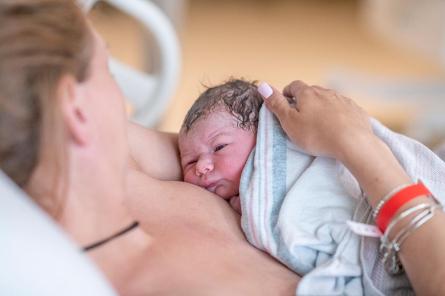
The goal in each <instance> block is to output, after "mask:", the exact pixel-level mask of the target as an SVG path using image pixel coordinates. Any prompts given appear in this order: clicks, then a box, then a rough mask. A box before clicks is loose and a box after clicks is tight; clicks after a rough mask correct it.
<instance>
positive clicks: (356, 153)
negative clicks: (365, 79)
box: [265, 81, 445, 295]
mask: <svg viewBox="0 0 445 296" xmlns="http://www.w3.org/2000/svg"><path fill="white" fill-rule="evenodd" d="M269 93H270V92H269ZM283 94H284V95H285V96H287V97H294V98H296V108H294V107H290V105H289V104H288V102H287V100H286V99H285V98H284V97H283V96H282V95H281V94H280V93H279V92H278V91H276V90H273V94H272V95H271V96H270V97H269V98H267V99H265V104H266V106H267V107H268V108H269V109H270V110H271V111H272V112H274V113H275V115H277V117H278V118H279V120H280V122H281V124H282V126H283V128H284V129H285V131H286V133H287V134H288V135H289V137H290V138H291V139H292V140H293V141H294V142H295V143H297V144H298V145H300V146H301V147H303V148H304V149H306V150H307V151H308V152H309V153H312V154H315V155H324V156H329V157H333V158H336V159H339V160H340V161H342V162H343V163H344V165H345V166H346V167H347V168H348V169H349V170H350V171H351V172H352V174H353V175H354V176H355V177H356V178H357V180H358V181H359V183H360V185H361V187H362V188H363V189H364V190H365V192H366V193H367V195H368V197H369V201H370V203H371V205H373V206H375V205H376V204H377V203H378V201H379V200H380V199H381V198H382V197H383V196H385V195H386V194H387V193H388V192H390V191H391V190H393V189H394V188H396V187H397V186H399V185H401V184H406V183H412V180H410V178H409V177H408V175H407V174H406V172H405V171H404V169H403V168H402V167H401V165H400V164H399V163H398V161H397V159H396V158H395V157H394V155H393V154H392V152H391V151H390V149H389V148H388V147H387V146H386V144H385V143H383V142H382V141H381V140H380V139H379V138H377V137H376V136H375V135H374V134H373V132H372V129H371V126H370V123H369V118H368V116H367V114H366V113H365V112H364V111H363V110H362V109H361V108H360V107H358V106H357V105H356V104H355V103H354V102H352V101H351V100H350V99H348V98H345V97H343V96H341V95H339V94H337V93H335V92H334V91H331V90H327V89H324V88H321V87H318V86H308V85H306V84H304V83H303V82H301V81H296V82H293V83H291V84H290V85H289V86H287V87H286V88H285V89H284V91H283ZM320 115H321V116H320ZM425 201H428V200H427V199H426V197H425V196H423V197H419V198H417V199H415V200H413V201H412V202H411V203H408V204H406V205H405V206H404V207H402V208H401V209H400V210H399V212H401V211H403V210H404V209H406V208H408V207H412V206H413V204H416V203H421V202H425ZM444 250H445V214H444V213H443V212H442V211H437V212H436V215H435V216H434V218H433V219H431V220H430V221H429V222H428V223H426V224H424V225H423V226H422V227H421V228H419V229H418V230H416V231H415V232H414V233H413V234H412V235H410V236H409V237H408V239H407V240H405V242H404V243H403V245H402V248H401V252H400V257H401V260H402V263H403V265H404V268H405V270H406V272H407V274H408V277H409V278H410V280H411V283H412V284H413V287H414V290H415V291H416V292H417V293H418V294H420V295H445V281H444V278H445V264H444V263H445V251H444ZM430 271H434V272H430Z"/></svg>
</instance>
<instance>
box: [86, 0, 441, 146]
mask: <svg viewBox="0 0 445 296" xmlns="http://www.w3.org/2000/svg"><path fill="white" fill-rule="evenodd" d="M124 1H127V2H131V1H133V0H124ZM145 1H149V0H145ZM151 2H153V3H154V4H155V5H157V6H158V7H159V8H161V10H162V11H163V12H164V13H165V14H166V15H167V16H168V18H169V19H170V21H171V22H172V24H173V26H174V28H175V31H176V34H177V37H178V39H179V44H180V52H181V70H180V73H179V76H178V79H177V84H176V86H175V87H174V90H173V92H172V93H173V96H170V97H171V99H169V101H168V104H167V107H166V111H165V112H164V113H163V115H162V117H161V119H160V120H157V122H156V124H155V125H156V127H157V128H159V129H161V130H164V131H173V132H175V131H178V130H179V128H180V125H181V123H182V119H183V118H184V116H185V114H186V112H187V110H188V108H189V107H190V106H191V104H192V103H193V101H194V100H195V99H196V98H197V96H198V95H199V94H200V93H201V92H202V91H203V90H204V86H203V85H214V84H219V83H221V82H222V81H224V80H227V79H228V78H229V77H243V78H245V79H249V80H258V81H267V82H269V83H270V84H272V85H274V86H275V87H277V88H278V89H282V88H283V87H284V86H285V85H287V84H288V83H289V82H291V81H292V80H296V79H299V80H304V81H305V82H307V83H309V84H319V85H323V86H326V87H330V88H334V89H336V90H338V91H340V92H341V93H342V94H345V95H347V96H349V97H351V98H353V99H354V100H356V101H357V102H358V103H359V104H360V105H361V106H362V107H364V108H365V109H366V110H367V111H368V112H369V113H370V114H371V115H373V116H375V117H377V118H378V119H379V120H381V121H382V122H383V123H385V124H386V125H388V126H389V127H391V128H392V129H394V130H396V131H399V132H403V133H406V134H408V135H410V136H412V137H414V138H417V139H419V140H421V141H422V142H424V143H425V144H427V145H429V146H430V147H434V146H435V145H437V144H438V143H439V142H441V141H443V140H445V116H444V114H445V1H441V0H423V1H418V0H306V1H303V0H292V1H291V0H225V1H214V0H159V1H151ZM90 14H91V19H92V22H93V24H94V26H95V27H96V28H97V29H98V30H99V31H100V32H101V34H102V35H103V36H104V38H105V39H106V40H107V42H108V43H109V46H110V50H111V53H112V55H113V56H115V57H116V58H118V59H119V60H121V61H123V62H124V63H127V64H129V65H131V66H132V67H135V68H137V69H139V70H142V71H148V72H149V71H151V70H153V69H156V67H158V66H159V65H157V62H158V61H157V58H156V50H157V49H156V48H155V46H152V45H153V44H152V43H153V42H152V37H151V36H150V34H147V32H146V31H145V30H144V29H143V28H142V26H141V25H140V24H139V23H138V22H137V21H135V20H134V19H133V18H132V17H130V16H129V15H127V14H125V13H123V12H120V11H119V10H118V9H116V8H114V7H113V5H109V4H107V3H106V1H102V2H99V3H98V4H97V5H96V6H95V8H94V9H93V10H92V11H91V13H90ZM129 109H130V110H131V106H130V107H129ZM130 112H131V111H130Z"/></svg>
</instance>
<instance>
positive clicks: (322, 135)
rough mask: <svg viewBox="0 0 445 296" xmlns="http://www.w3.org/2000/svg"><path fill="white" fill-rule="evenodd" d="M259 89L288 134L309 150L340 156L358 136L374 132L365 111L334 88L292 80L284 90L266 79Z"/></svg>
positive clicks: (330, 155)
mask: <svg viewBox="0 0 445 296" xmlns="http://www.w3.org/2000/svg"><path fill="white" fill-rule="evenodd" d="M258 91H259V92H260V93H261V95H262V96H263V97H264V102H265V104H266V106H267V108H269V110H271V111H272V112H273V113H274V114H275V115H276V116H277V118H278V119H279V121H280V123H281V126H282V127H283V129H284V131H285V132H286V134H287V135H288V136H289V138H290V139H291V140H292V141H293V142H294V143H295V144H297V145H298V146H299V147H301V148H302V149H304V150H306V151H307V152H308V153H310V154H313V155H317V156H328V157H334V158H341V154H342V153H346V152H345V151H347V150H348V146H349V145H354V144H355V142H356V140H357V139H363V137H369V136H371V137H373V136H374V135H373V132H372V129H371V125H370V122H369V116H368V115H367V114H366V112H365V111H363V109H361V108H360V107H359V106H358V105H357V104H355V103H354V102H353V101H352V100H351V99H349V98H346V97H344V96H342V95H339V94H337V93H336V92H335V91H333V90H329V89H325V88H322V87H320V86H308V85H307V84H305V83H304V82H302V81H294V82H292V83H291V84H289V85H288V86H286V87H285V88H284V90H283V94H281V93H280V92H279V91H277V90H276V89H274V88H271V87H270V86H269V85H268V84H266V83H261V84H260V85H259V86H258Z"/></svg>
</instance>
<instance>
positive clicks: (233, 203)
mask: <svg viewBox="0 0 445 296" xmlns="http://www.w3.org/2000/svg"><path fill="white" fill-rule="evenodd" d="M230 206H231V207H232V208H233V209H234V210H235V211H236V212H237V213H238V214H240V215H241V203H240V199H239V195H236V196H233V197H232V198H230Z"/></svg>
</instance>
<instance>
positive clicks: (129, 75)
mask: <svg viewBox="0 0 445 296" xmlns="http://www.w3.org/2000/svg"><path fill="white" fill-rule="evenodd" d="M78 1H79V2H80V3H81V5H82V6H83V7H84V9H85V10H86V11H89V10H90V9H91V7H92V6H93V5H94V4H95V3H96V2H99V0H78ZM102 1H103V2H106V3H108V4H110V5H112V6H113V7H115V8H117V9H118V10H120V11H122V12H124V13H126V14H127V15H129V16H131V17H133V18H135V19H136V20H137V21H138V22H139V23H141V24H142V25H143V27H144V28H145V29H147V30H148V31H149V32H151V33H152V36H153V39H154V42H155V45H156V46H157V49H158V50H157V51H156V53H159V57H157V64H159V69H158V70H157V72H156V73H151V74H148V73H143V72H141V71H138V70H136V69H134V68H132V67H130V66H128V65H126V64H123V63H121V62H119V61H117V60H116V59H114V58H112V59H111V61H110V68H111V72H113V74H114V76H115V77H116V80H117V82H118V84H119V86H120V87H121V89H122V91H123V93H124V95H125V96H126V97H127V99H128V100H129V101H130V103H131V105H132V107H133V109H134V114H133V120H134V121H135V122H137V123H139V124H142V125H144V126H154V125H156V123H158V121H159V120H160V119H161V117H162V115H163V114H164V112H165V110H166V108H167V106H168V103H169V101H170V99H171V97H172V95H173V92H174V90H175V88H176V85H177V82H178V77H179V70H180V50H179V43H178V39H177V37H176V33H175V30H174V28H173V26H172V24H171V22H170V21H169V20H168V18H167V17H166V16H165V15H164V13H163V12H162V11H161V10H160V9H159V8H158V7H157V6H156V5H155V4H153V3H152V2H150V1H147V0H102Z"/></svg>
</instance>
